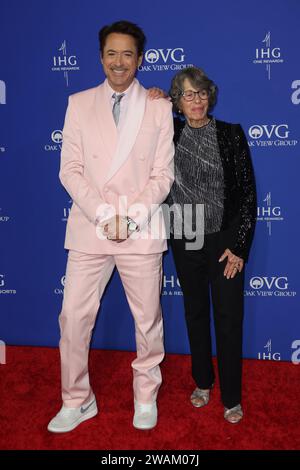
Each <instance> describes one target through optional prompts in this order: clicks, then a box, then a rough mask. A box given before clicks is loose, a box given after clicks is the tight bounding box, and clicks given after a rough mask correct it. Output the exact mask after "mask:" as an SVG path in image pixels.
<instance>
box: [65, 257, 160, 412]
mask: <svg viewBox="0 0 300 470" xmlns="http://www.w3.org/2000/svg"><path fill="white" fill-rule="evenodd" d="M115 265H116V266H117V269H118V271H119V274H120V277H121V280H122V283H123V286H124V289H125V292H126V297H127V300H128V303H129V306H130V309H131V312H132V314H133V317H134V322H135V337H136V348H137V357H136V359H135V360H134V361H133V362H132V368H133V390H134V398H135V399H136V400H137V401H138V402H140V403H152V402H153V401H155V400H156V396H157V392H158V389H159V387H160V384H161V381H162V378H161V372H160V367H159V364H160V362H161V361H162V360H163V357H164V345H163V323H162V314H161V306H160V290H161V280H162V254H161V253H157V254H156V253H155V254H146V255H142V254H128V255H90V254H85V253H79V252H77V251H73V250H70V251H69V256H68V263H67V269H66V279H65V289H64V300H63V305H62V311H61V314H60V317H59V323H60V330H61V340H60V344H59V346H60V356H61V375H62V399H63V403H64V405H65V406H67V407H79V406H81V405H82V404H83V403H84V402H86V401H88V400H89V398H90V397H91V396H92V393H93V392H92V390H91V387H90V381H89V372H88V355H89V347H90V340H91V335H92V331H93V328H94V324H95V320H96V316H97V312H98V309H99V305H100V300H101V297H102V294H103V292H104V289H105V287H106V285H107V283H108V281H109V279H110V277H111V275H112V272H113V269H114V267H115Z"/></svg>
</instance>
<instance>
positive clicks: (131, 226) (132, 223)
mask: <svg viewBox="0 0 300 470" xmlns="http://www.w3.org/2000/svg"><path fill="white" fill-rule="evenodd" d="M127 227H128V231H129V232H135V231H137V230H138V228H139V226H138V224H137V223H136V222H135V221H134V220H133V219H131V218H130V217H127Z"/></svg>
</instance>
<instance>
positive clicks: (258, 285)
mask: <svg viewBox="0 0 300 470" xmlns="http://www.w3.org/2000/svg"><path fill="white" fill-rule="evenodd" d="M250 286H251V287H252V289H255V290H257V289H262V288H263V287H266V288H267V289H272V287H273V286H274V287H276V288H277V289H280V290H285V289H287V288H288V278H287V277H285V276H277V277H276V276H272V277H267V276H265V277H252V278H251V279H250Z"/></svg>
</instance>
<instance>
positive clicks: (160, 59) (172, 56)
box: [138, 47, 193, 72]
mask: <svg viewBox="0 0 300 470" xmlns="http://www.w3.org/2000/svg"><path fill="white" fill-rule="evenodd" d="M192 65H193V64H187V63H185V51H184V49H183V47H175V48H170V47H169V48H162V49H148V50H147V51H146V52H145V54H144V61H143V63H142V65H140V67H139V69H138V70H139V71H140V72H167V71H169V70H181V69H184V68H186V67H191V66H192Z"/></svg>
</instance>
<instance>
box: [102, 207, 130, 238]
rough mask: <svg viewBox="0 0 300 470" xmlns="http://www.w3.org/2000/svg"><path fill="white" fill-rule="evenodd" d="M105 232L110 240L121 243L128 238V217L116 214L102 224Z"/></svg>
mask: <svg viewBox="0 0 300 470" xmlns="http://www.w3.org/2000/svg"><path fill="white" fill-rule="evenodd" d="M102 227H103V234H104V235H105V236H106V238H107V239H108V240H112V241H114V242H117V243H121V242H123V241H124V240H126V239H127V238H128V236H129V234H128V224H127V217H124V216H120V215H118V214H117V215H116V216H115V217H111V218H110V219H108V220H107V221H105V222H104V223H103V224H102Z"/></svg>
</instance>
